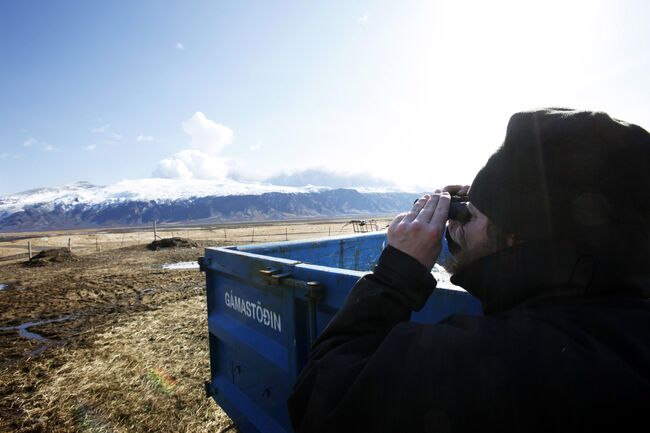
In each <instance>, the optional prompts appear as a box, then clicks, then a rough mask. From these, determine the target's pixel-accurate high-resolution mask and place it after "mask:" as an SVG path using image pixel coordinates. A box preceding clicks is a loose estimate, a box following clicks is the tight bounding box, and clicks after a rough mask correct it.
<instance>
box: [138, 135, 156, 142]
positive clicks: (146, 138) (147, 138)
mask: <svg viewBox="0 0 650 433" xmlns="http://www.w3.org/2000/svg"><path fill="white" fill-rule="evenodd" d="M135 139H136V140H137V141H154V140H155V138H154V137H153V136H151V135H143V134H140V135H138V136H137V137H136V138H135Z"/></svg>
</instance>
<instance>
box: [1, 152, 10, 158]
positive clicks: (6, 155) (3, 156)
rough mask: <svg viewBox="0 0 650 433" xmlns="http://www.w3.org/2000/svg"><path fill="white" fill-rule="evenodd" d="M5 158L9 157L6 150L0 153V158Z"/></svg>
mask: <svg viewBox="0 0 650 433" xmlns="http://www.w3.org/2000/svg"><path fill="white" fill-rule="evenodd" d="M6 158H9V154H8V153H7V152H2V153H0V159H6Z"/></svg>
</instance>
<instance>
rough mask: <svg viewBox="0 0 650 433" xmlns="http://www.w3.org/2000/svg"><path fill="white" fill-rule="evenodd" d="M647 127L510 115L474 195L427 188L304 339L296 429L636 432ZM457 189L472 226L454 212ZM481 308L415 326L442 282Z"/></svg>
mask: <svg viewBox="0 0 650 433" xmlns="http://www.w3.org/2000/svg"><path fill="white" fill-rule="evenodd" d="M649 187H650V134H648V132H646V131H645V130H644V129H642V128H641V127H639V126H636V125H633V124H630V123H626V122H622V121H619V120H616V119H613V118H611V117H610V116H609V115H607V114H605V113H602V112H590V111H577V110H570V109H559V108H557V109H556V108H549V109H543V110H537V111H529V112H521V113H516V114H515V115H513V116H512V117H511V119H510V121H509V123H508V127H507V130H506V135H505V139H504V142H503V144H502V145H501V147H500V148H499V149H498V150H497V151H496V152H495V153H494V154H493V155H492V156H491V157H490V158H489V160H488V161H487V163H486V165H485V166H484V167H483V168H482V169H481V170H480V171H479V173H478V174H477V175H476V177H475V179H474V181H473V182H472V184H471V187H467V186H459V185H452V186H448V187H446V188H443V189H441V190H436V191H435V192H434V193H433V194H430V195H425V196H423V197H422V198H420V199H419V200H418V201H417V202H416V203H415V204H414V205H413V208H412V209H411V210H410V211H409V212H407V213H403V214H400V215H398V216H397V217H396V218H395V219H394V220H393V222H392V223H391V224H390V226H389V228H388V233H387V237H388V246H387V247H386V248H385V249H384V251H383V252H382V254H381V256H380V258H379V260H378V264H377V266H376V268H375V269H374V271H373V272H372V273H370V274H368V275H366V276H364V277H363V278H361V279H360V280H359V281H358V282H357V283H356V285H355V286H354V287H353V288H352V290H351V291H350V293H349V295H348V297H347V299H346V301H345V303H344V305H343V306H342V308H341V309H340V311H338V313H337V314H336V315H335V316H334V318H333V319H332V321H331V322H330V323H329V324H328V326H327V327H326V329H325V330H324V331H323V333H322V334H321V335H320V336H319V337H318V339H317V340H316V341H315V342H314V344H313V346H312V349H311V352H310V359H309V361H308V363H307V365H306V367H305V368H304V369H303V370H302V372H301V374H300V376H299V378H298V380H297V382H296V384H295V386H294V390H293V393H292V394H291V396H290V397H289V400H288V409H289V414H290V418H291V421H292V426H293V428H294V430H295V431H296V432H348V431H350V432H476V431H495V432H497V431H498V432H508V431H539V432H545V433H547V432H553V431H571V432H576V431H592V432H593V431H604V430H609V431H634V430H641V429H643V430H645V429H647V410H648V407H650V300H649V299H648V297H650V290H649V289H650V188H649ZM450 195H467V196H468V199H469V205H468V206H469V210H470V212H471V219H470V220H469V221H468V222H465V223H461V222H458V221H449V222H447V217H448V209H449V203H450ZM443 236H446V238H447V240H448V243H449V249H450V251H451V252H452V255H453V257H454V260H453V263H451V264H450V265H449V267H450V270H451V272H452V280H451V281H452V282H453V283H454V284H456V285H459V286H461V287H462V288H464V289H465V290H467V291H468V292H469V293H470V294H472V295H473V296H475V297H477V298H478V299H479V300H480V301H481V303H482V307H483V315H481V316H472V315H466V314H453V315H451V316H449V317H447V318H446V319H444V320H442V321H441V322H439V323H437V324H420V323H412V322H409V318H410V315H411V312H412V311H418V310H419V309H420V308H422V306H423V305H424V303H425V302H426V300H427V298H428V297H429V295H430V294H431V292H432V291H433V290H434V289H435V286H436V281H435V279H434V277H433V276H432V274H431V269H432V266H433V265H434V263H435V262H436V259H437V257H438V255H439V254H440V251H441V245H442V238H443Z"/></svg>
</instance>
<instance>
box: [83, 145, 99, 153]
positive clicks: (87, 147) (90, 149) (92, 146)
mask: <svg viewBox="0 0 650 433" xmlns="http://www.w3.org/2000/svg"><path fill="white" fill-rule="evenodd" d="M83 148H84V149H85V150H87V151H93V150H95V149H96V148H97V145H96V144H89V145H88V146H84V147H83Z"/></svg>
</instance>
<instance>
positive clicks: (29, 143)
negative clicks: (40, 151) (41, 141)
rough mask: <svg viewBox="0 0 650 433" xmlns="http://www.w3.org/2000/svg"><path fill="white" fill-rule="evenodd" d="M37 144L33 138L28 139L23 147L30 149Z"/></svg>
mask: <svg viewBox="0 0 650 433" xmlns="http://www.w3.org/2000/svg"><path fill="white" fill-rule="evenodd" d="M36 143H38V141H37V140H36V139H35V138H34V137H29V138H28V139H27V140H25V142H24V143H23V146H25V147H31V146H33V145H35V144H36Z"/></svg>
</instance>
